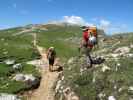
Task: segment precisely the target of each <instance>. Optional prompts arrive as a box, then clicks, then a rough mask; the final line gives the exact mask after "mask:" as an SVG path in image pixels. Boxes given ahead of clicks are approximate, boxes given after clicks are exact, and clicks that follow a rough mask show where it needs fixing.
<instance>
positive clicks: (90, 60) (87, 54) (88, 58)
mask: <svg viewBox="0 0 133 100" xmlns="http://www.w3.org/2000/svg"><path fill="white" fill-rule="evenodd" d="M90 52H91V48H89V47H87V48H86V57H87V59H86V61H87V64H88V65H89V66H88V67H92V64H93V61H92V58H91V55H90Z"/></svg>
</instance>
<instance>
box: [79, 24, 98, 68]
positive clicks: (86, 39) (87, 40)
mask: <svg viewBox="0 0 133 100" xmlns="http://www.w3.org/2000/svg"><path fill="white" fill-rule="evenodd" d="M82 30H83V34H82V35H83V40H82V44H81V48H84V50H85V52H84V53H85V55H86V56H87V64H89V66H90V67H92V64H93V60H92V58H91V55H90V52H91V50H92V48H93V47H94V46H95V45H96V44H97V33H96V27H86V26H83V27H82Z"/></svg>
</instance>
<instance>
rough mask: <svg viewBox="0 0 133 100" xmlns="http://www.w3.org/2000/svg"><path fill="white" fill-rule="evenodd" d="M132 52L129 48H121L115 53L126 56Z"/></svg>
mask: <svg viewBox="0 0 133 100" xmlns="http://www.w3.org/2000/svg"><path fill="white" fill-rule="evenodd" d="M129 52H130V48H129V47H120V48H117V49H116V50H115V51H114V53H121V54H126V53H129Z"/></svg>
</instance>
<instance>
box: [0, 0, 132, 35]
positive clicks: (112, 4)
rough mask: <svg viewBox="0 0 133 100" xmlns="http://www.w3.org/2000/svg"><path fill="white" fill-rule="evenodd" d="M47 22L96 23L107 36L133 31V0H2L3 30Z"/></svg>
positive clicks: (0, 16) (0, 0)
mask: <svg viewBox="0 0 133 100" xmlns="http://www.w3.org/2000/svg"><path fill="white" fill-rule="evenodd" d="M48 21H69V22H71V21H76V22H77V23H78V22H79V23H82V24H83V23H84V24H86V23H87V24H95V25H97V26H98V27H100V28H103V29H105V30H106V32H108V33H112V32H113V33H115V32H130V31H133V28H132V26H133V0H0V28H8V27H15V26H21V25H26V24H39V23H47V22H48Z"/></svg>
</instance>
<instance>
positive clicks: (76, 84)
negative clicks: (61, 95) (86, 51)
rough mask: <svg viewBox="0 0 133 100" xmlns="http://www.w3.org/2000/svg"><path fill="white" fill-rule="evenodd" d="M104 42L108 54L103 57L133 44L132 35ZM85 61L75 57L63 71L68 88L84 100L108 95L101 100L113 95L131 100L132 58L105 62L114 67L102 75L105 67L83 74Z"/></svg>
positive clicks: (110, 38) (118, 98)
mask: <svg viewBox="0 0 133 100" xmlns="http://www.w3.org/2000/svg"><path fill="white" fill-rule="evenodd" d="M118 41H120V44H118V45H116V46H114V47H113V48H109V49H108V47H110V46H112V45H113V44H115V43H116V42H118ZM105 42H106V43H105V44H104V45H103V47H102V48H101V50H102V49H103V48H105V47H106V51H105V52H103V53H102V54H100V55H104V54H105V55H108V54H109V53H113V51H114V50H115V49H116V48H118V47H123V46H128V47H129V46H130V44H133V34H132V33H130V34H125V35H114V36H112V37H109V38H108V40H107V41H105ZM109 45H110V46H109ZM98 51H99V50H98ZM130 52H131V53H133V50H132V49H131V50H130ZM105 59H106V58H105ZM84 61H85V60H84V58H82V57H81V58H75V61H74V62H73V63H72V64H71V65H66V67H65V69H64V77H65V80H64V81H63V83H62V84H64V86H65V87H66V86H70V87H72V90H73V91H75V92H76V93H77V95H79V97H80V99H81V100H96V99H97V98H98V94H100V93H102V94H105V96H104V97H102V100H107V98H108V96H111V95H113V96H115V98H117V100H128V99H129V98H131V97H132V95H133V92H132V91H129V87H130V86H132V83H133V77H132V75H133V74H132V71H133V68H132V66H133V61H132V58H128V57H119V60H115V59H110V60H106V61H105V63H104V64H105V65H107V66H108V67H110V68H111V70H110V71H106V72H102V69H101V68H102V66H103V65H98V67H96V68H92V69H88V70H86V71H85V72H84V73H82V74H81V72H80V68H82V67H84V63H85V62H84ZM118 63H119V64H120V66H119V67H118V71H116V67H117V64H118ZM70 68H71V70H70ZM94 77H95V82H94V83H93V82H92V80H93V78H94ZM120 89H121V90H120ZM119 91H120V92H119ZM98 100H99V99H98Z"/></svg>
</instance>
